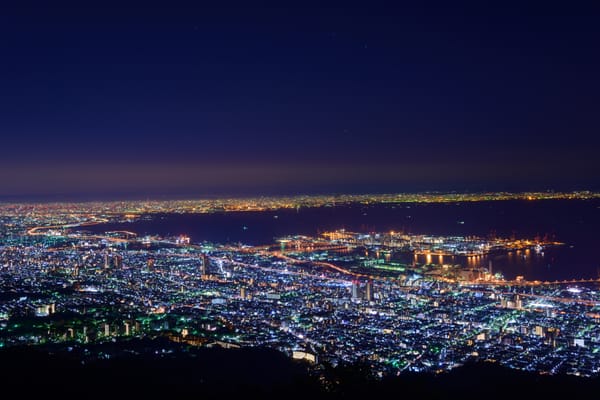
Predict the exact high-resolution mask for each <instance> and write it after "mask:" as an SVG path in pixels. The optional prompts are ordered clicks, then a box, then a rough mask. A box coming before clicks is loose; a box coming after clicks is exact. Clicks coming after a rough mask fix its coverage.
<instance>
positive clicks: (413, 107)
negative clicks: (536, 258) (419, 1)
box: [0, 2, 600, 196]
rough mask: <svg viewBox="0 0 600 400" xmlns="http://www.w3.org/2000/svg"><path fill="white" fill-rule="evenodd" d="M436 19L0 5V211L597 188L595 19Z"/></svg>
mask: <svg viewBox="0 0 600 400" xmlns="http://www.w3.org/2000/svg"><path fill="white" fill-rule="evenodd" d="M17 3H18V2H17ZM17 3H15V4H17ZM200 3H203V2H198V4H200ZM250 3H252V5H253V6H251V4H250ZM445 3H447V4H448V5H447V6H441V7H438V6H434V5H433V4H431V3H428V7H423V8H418V7H416V6H406V7H392V6H389V5H388V6H382V7H377V6H369V4H370V2H363V3H362V6H349V5H345V6H344V7H341V8H294V7H291V8H285V7H282V6H280V7H279V8H272V7H271V8H270V7H266V6H265V7H261V6H259V5H258V3H253V2H248V4H247V5H246V6H244V7H239V8H221V9H219V8H209V7H201V6H198V7H197V8H165V7H153V6H148V5H146V6H145V7H140V6H139V5H138V6H136V7H130V8H128V7H126V6H123V5H121V6H120V7H118V8H72V7H59V6H56V5H55V4H54V3H50V2H48V4H47V5H46V6H45V7H39V8H20V9H19V8H12V7H7V6H6V5H3V8H2V9H1V10H0V55H1V60H2V62H1V63H0V133H1V141H2V157H1V159H0V195H2V196H8V195H29V194H31V195H50V194H61V193H62V194H78V195H89V196H94V195H100V194H103V195H107V194H111V193H114V194H116V195H117V194H121V195H123V194H127V195H136V194H139V195H170V194H173V195H175V194H177V195H186V194H190V195H204V194H217V193H222V194H262V193H277V192H279V193H297V192H311V191H317V192H340V191H353V192H357V191H358V192H360V191H412V190H425V189H440V190H448V189H455V190H480V189H488V190H489V189H517V190H521V189H546V188H555V189H575V188H597V187H598V186H599V184H600V176H599V175H600V174H599V172H598V171H600V162H599V161H598V139H597V138H596V137H597V136H598V132H599V128H600V119H599V115H600V113H599V110H600V76H599V72H598V71H600V49H599V47H600V46H599V43H600V24H598V20H599V17H600V12H599V10H598V9H597V8H593V9H592V8H569V7H570V6H567V3H564V5H563V7H561V8H546V7H548V6H547V5H544V6H543V7H540V6H539V5H538V6H537V7H531V8H527V7H524V6H517V7H514V8H509V7H501V8H496V7H491V6H489V5H481V4H479V5H476V6H472V5H471V6H469V7H467V6H464V7H458V6H456V4H455V3H454V2H445ZM450 3H452V7H450V6H449V5H450ZM98 4H101V3H98ZM140 4H142V3H140ZM164 4H165V5H166V4H169V3H164ZM389 4H393V3H391V2H390V3H389ZM499 4H501V3H499Z"/></svg>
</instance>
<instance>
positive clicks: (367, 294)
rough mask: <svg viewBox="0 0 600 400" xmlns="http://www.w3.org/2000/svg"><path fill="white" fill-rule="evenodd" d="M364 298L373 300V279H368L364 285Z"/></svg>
mask: <svg viewBox="0 0 600 400" xmlns="http://www.w3.org/2000/svg"><path fill="white" fill-rule="evenodd" d="M365 300H366V301H373V281H372V280H370V279H369V280H368V281H367V285H366V287H365Z"/></svg>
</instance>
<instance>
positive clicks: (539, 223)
mask: <svg viewBox="0 0 600 400" xmlns="http://www.w3.org/2000/svg"><path fill="white" fill-rule="evenodd" d="M340 228H344V229H346V230H349V231H355V232H381V231H391V230H393V231H396V232H400V231H403V232H406V233H412V234H431V235H458V236H472V235H475V236H483V237H487V236H489V235H490V234H493V235H496V236H498V237H509V238H510V237H514V238H520V239H534V238H535V237H536V236H539V237H547V238H549V239H551V240H555V241H559V242H563V243H565V244H564V245H562V246H557V247H549V248H545V249H544V251H543V252H541V253H536V252H535V251H533V250H532V251H527V252H525V251H522V252H518V253H517V252H512V253H508V254H493V255H490V256H485V257H480V258H479V259H476V260H469V261H468V260H467V259H466V258H464V257H463V258H459V257H455V258H453V259H451V260H449V259H448V258H451V257H446V259H444V260H437V257H434V258H436V260H433V261H434V262H438V261H439V262H440V263H446V264H461V265H465V266H483V267H488V266H489V264H490V261H491V262H492V267H493V270H494V272H501V273H502V274H503V275H504V277H505V278H507V279H514V278H515V277H516V276H518V275H522V276H524V277H525V279H527V280H537V279H539V280H564V279H579V278H586V279H587V278H598V277H599V273H600V200H538V201H490V202H465V203H438V204H425V203H418V204H374V205H363V204H355V205H337V206H332V207H320V208H300V209H299V210H277V211H267V212H235V213H215V214H159V215H155V216H154V217H153V219H152V220H140V221H136V222H132V223H122V224H102V225H96V226H93V227H86V229H89V230H93V231H96V232H100V231H110V230H120V229H125V230H129V231H134V232H136V233H138V234H139V235H146V234H150V235H154V234H158V235H161V236H170V235H179V234H185V235H188V236H189V237H190V238H191V240H192V242H196V243H198V242H202V241H210V242H215V243H244V244H249V245H262V244H272V243H274V238H276V237H280V236H284V235H290V234H305V235H315V234H318V233H320V232H323V231H328V230H334V229H340ZM420 261H422V262H424V260H420Z"/></svg>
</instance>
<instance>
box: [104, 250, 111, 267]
mask: <svg viewBox="0 0 600 400" xmlns="http://www.w3.org/2000/svg"><path fill="white" fill-rule="evenodd" d="M104 268H105V269H108V268H110V256H109V255H108V253H104Z"/></svg>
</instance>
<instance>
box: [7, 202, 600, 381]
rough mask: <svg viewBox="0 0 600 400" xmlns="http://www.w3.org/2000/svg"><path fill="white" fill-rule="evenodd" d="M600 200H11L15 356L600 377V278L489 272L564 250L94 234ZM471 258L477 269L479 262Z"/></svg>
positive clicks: (433, 241)
mask: <svg viewBox="0 0 600 400" xmlns="http://www.w3.org/2000/svg"><path fill="white" fill-rule="evenodd" d="M599 197H600V195H599V194H598V193H590V192H577V193H519V194H509V193H497V194H469V195H459V194H438V193H435V194H418V195H371V196H367V195H365V196H315V197H310V196H303V197H294V198H259V199H226V200H221V199H213V200H200V201H162V202H161V201H152V202H148V201H144V202H134V201H130V202H108V203H100V202H94V203H74V204H69V203H54V204H2V205H0V233H1V235H2V243H1V244H0V287H1V288H2V293H1V296H0V347H5V348H10V347H14V346H21V345H31V346H40V347H43V346H49V345H58V346H63V347H64V348H70V349H73V348H85V346H86V345H87V344H91V343H105V342H111V341H115V340H117V339H118V340H127V339H130V338H158V337H160V338H166V339H168V340H169V341H172V342H174V343H179V344H183V345H186V346H190V347H214V346H217V347H225V348H240V347H241V348H244V347H268V348H273V349H276V350H279V351H281V352H283V353H284V354H286V355H288V356H289V357H290V358H292V359H300V360H304V361H305V362H306V363H307V365H309V366H310V370H311V371H312V373H313V374H314V375H315V376H320V375H319V374H320V371H321V370H322V366H323V365H324V364H327V365H332V366H336V365H338V364H346V363H350V364H353V363H361V364H366V365H368V366H369V368H370V373H371V374H372V375H373V376H375V377H379V378H383V377H386V376H395V375H398V374H402V373H403V372H422V371H428V372H444V371H449V370H452V369H454V368H456V367H458V366H461V365H463V364H465V363H467V362H470V361H473V360H477V361H484V362H493V363H498V364H500V365H504V366H507V367H510V368H514V369H519V370H525V371H534V372H537V373H541V374H571V375H577V376H585V377H592V376H598V373H599V371H600V357H598V351H600V325H599V324H598V320H599V318H600V293H599V292H598V290H597V288H598V280H597V279H579V278H578V277H573V280H570V281H530V280H527V279H525V278H524V277H523V276H518V277H517V278H516V279H510V280H509V279H505V278H504V277H503V276H502V275H501V274H500V273H497V272H496V271H495V270H494V266H493V265H492V263H491V262H490V263H489V264H487V265H480V264H479V263H478V261H477V260H478V257H481V256H482V255H485V254H490V253H498V254H504V253H510V254H517V255H522V256H523V257H525V256H529V255H530V254H536V253H541V252H544V251H546V250H547V249H550V248H553V247H557V246H564V245H565V244H564V243H561V242H558V241H554V240H549V239H547V238H541V237H531V238H525V237H521V238H505V237H486V238H483V237H477V236H469V237H463V236H440V235H423V234H418V235H417V234H411V233H409V232H351V231H346V230H344V229H339V230H335V231H329V232H322V233H321V234H320V235H315V236H307V235H288V236H284V237H278V238H274V240H273V242H272V243H265V244H264V245H261V246H250V245H247V244H244V243H212V242H207V241H203V242H198V243H195V242H193V241H191V240H190V238H189V237H188V236H186V235H184V234H182V235H177V236H173V237H161V236H159V235H138V234H136V233H135V232H132V231H126V230H124V231H106V232H103V233H98V232H90V231H88V230H86V228H87V227H90V226H93V225H100V226H101V224H103V223H107V222H109V221H110V222H115V221H118V222H128V221H129V222H131V221H136V220H139V219H152V218H154V215H155V214H157V213H208V212H215V213H217V212H221V213H222V212H236V211H245V210H253V211H264V210H273V209H275V210H276V209H280V208H296V207H324V206H331V205H332V204H334V203H338V204H339V203H342V204H344V203H362V202H376V203H388V202H389V203H398V204H400V203H418V202H450V201H452V202H459V201H460V202H464V201H491V200H509V199H512V200H515V199H516V200H522V201H527V200H541V199H597V198H599ZM400 256H402V257H400ZM457 257H464V258H465V259H468V260H469V262H468V264H467V266H465V265H462V264H461V263H459V262H457V261H456V258H457ZM132 351H135V350H132ZM83 354H84V356H83V357H84V358H85V359H90V360H92V359H99V358H104V357H111V356H112V355H111V354H106V353H104V352H102V353H94V352H93V351H91V352H90V351H89V350H86V351H85V352H84V353H83ZM321 378H322V380H323V384H324V385H327V384H329V383H328V382H327V381H326V379H325V378H324V377H321Z"/></svg>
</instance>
